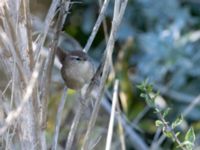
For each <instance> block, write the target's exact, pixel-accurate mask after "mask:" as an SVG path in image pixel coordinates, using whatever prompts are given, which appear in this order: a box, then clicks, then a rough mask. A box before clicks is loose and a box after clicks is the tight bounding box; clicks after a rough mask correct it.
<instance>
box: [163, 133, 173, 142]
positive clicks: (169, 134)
mask: <svg viewBox="0 0 200 150" xmlns="http://www.w3.org/2000/svg"><path fill="white" fill-rule="evenodd" d="M163 133H164V135H165V136H166V137H168V138H170V139H172V140H173V141H174V137H173V134H172V132H170V131H167V130H164V131H163Z"/></svg>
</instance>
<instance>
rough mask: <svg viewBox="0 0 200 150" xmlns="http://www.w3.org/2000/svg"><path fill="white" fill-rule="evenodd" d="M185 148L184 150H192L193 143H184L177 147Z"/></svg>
mask: <svg viewBox="0 0 200 150" xmlns="http://www.w3.org/2000/svg"><path fill="white" fill-rule="evenodd" d="M180 147H185V148H186V150H193V148H194V143H191V142H190V141H184V142H182V143H181V144H180V145H178V146H177V148H180Z"/></svg>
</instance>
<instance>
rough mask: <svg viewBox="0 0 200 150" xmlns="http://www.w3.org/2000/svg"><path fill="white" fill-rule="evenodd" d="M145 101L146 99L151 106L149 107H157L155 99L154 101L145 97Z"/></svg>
mask: <svg viewBox="0 0 200 150" xmlns="http://www.w3.org/2000/svg"><path fill="white" fill-rule="evenodd" d="M145 101H146V103H147V105H148V106H149V107H155V103H154V101H152V100H151V99H148V98H147V99H145Z"/></svg>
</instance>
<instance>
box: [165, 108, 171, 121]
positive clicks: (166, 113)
mask: <svg viewBox="0 0 200 150" xmlns="http://www.w3.org/2000/svg"><path fill="white" fill-rule="evenodd" d="M170 110H171V108H169V107H168V108H166V109H165V110H164V112H163V117H164V118H165V117H166V116H167V115H168V114H169V111H170Z"/></svg>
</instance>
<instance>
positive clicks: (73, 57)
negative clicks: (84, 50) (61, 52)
mask: <svg viewBox="0 0 200 150" xmlns="http://www.w3.org/2000/svg"><path fill="white" fill-rule="evenodd" d="M71 59H73V60H77V61H81V60H82V59H81V58H80V57H78V56H72V57H71Z"/></svg>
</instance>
